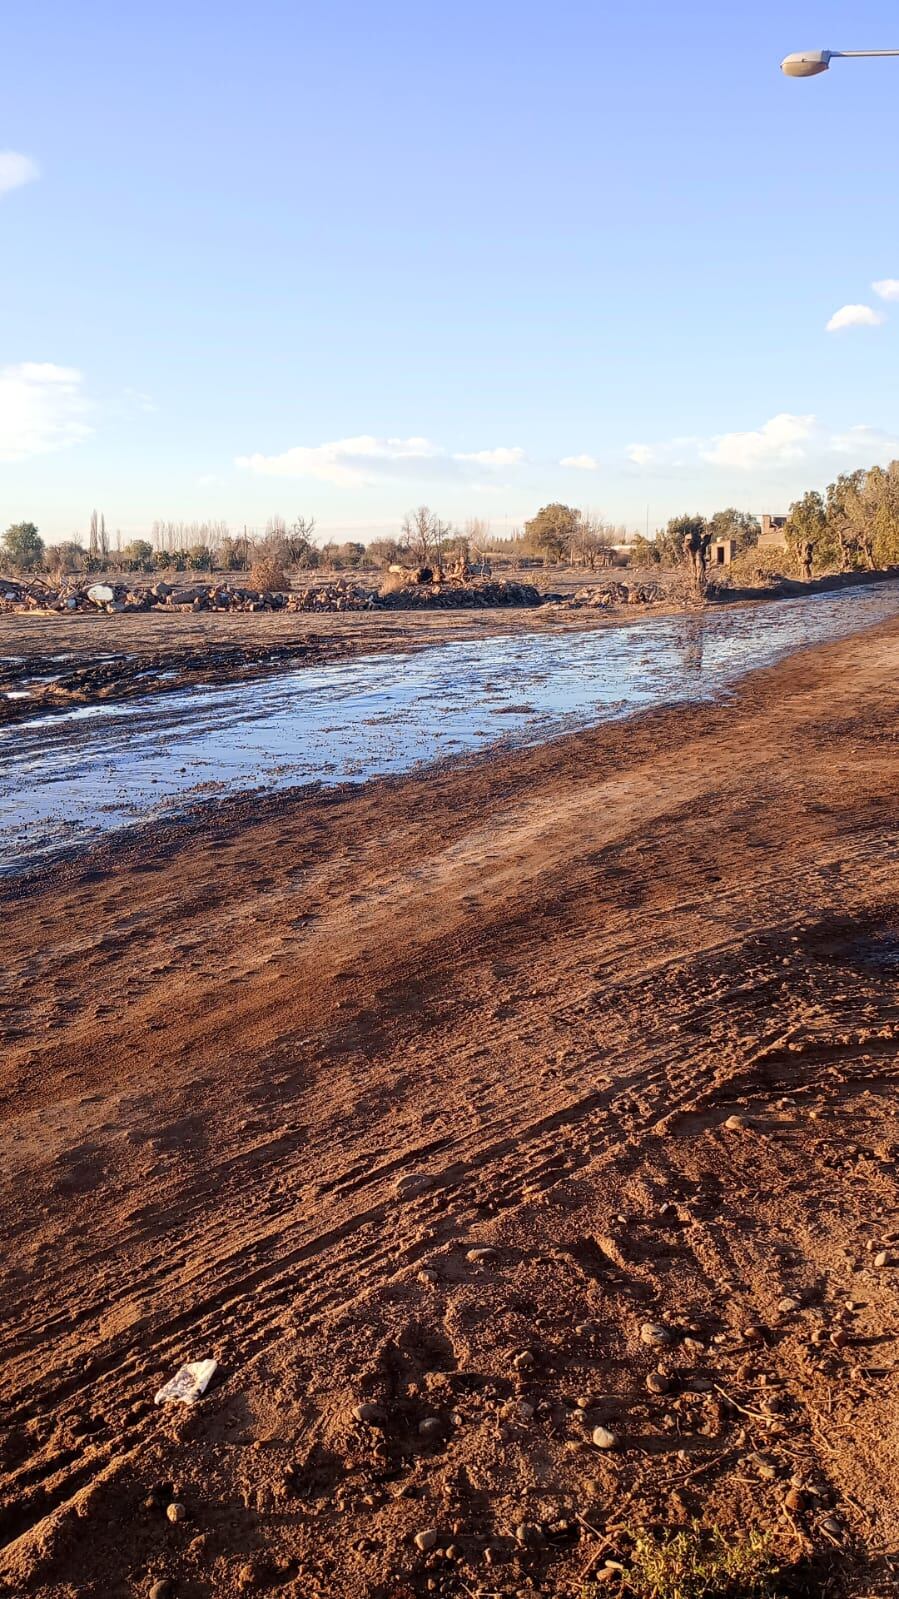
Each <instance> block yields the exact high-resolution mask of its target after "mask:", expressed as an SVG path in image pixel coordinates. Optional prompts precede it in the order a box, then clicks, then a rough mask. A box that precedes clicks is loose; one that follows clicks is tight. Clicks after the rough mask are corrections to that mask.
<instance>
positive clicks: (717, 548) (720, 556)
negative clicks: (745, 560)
mask: <svg viewBox="0 0 899 1599" xmlns="http://www.w3.org/2000/svg"><path fill="white" fill-rule="evenodd" d="M736 553H737V541H736V539H715V541H714V543H713V544H710V545H709V565H710V566H730V563H731V561H732V560H733V558H734V556H735V555H736Z"/></svg>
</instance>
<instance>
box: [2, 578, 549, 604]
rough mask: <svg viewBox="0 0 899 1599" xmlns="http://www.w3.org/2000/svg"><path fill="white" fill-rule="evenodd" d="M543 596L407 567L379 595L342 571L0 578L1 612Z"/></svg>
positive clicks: (504, 600)
mask: <svg viewBox="0 0 899 1599" xmlns="http://www.w3.org/2000/svg"><path fill="white" fill-rule="evenodd" d="M541 602H542V597H541V595H540V594H539V592H538V591H537V589H535V588H534V587H533V585H532V584H530V583H507V582H497V583H493V582H474V583H471V582H465V581H462V580H461V579H460V580H454V579H449V580H445V581H443V582H442V583H441V582H436V583H435V582H422V580H421V574H420V573H410V581H409V582H408V583H404V584H403V585H402V586H401V587H399V588H397V589H395V590H394V591H393V592H392V593H388V594H379V593H378V591H377V590H376V589H372V588H365V587H363V586H362V584H360V583H357V582H354V581H353V580H352V579H351V578H348V577H339V578H336V579H334V580H333V581H332V582H330V583H317V584H314V585H310V586H309V587H308V588H304V589H296V590H291V591H288V592H279V591H275V590H270V589H255V588H245V587H243V586H242V585H241V586H238V585H237V584H233V583H181V584H178V585H174V584H171V583H154V584H153V585H152V587H150V588H131V587H129V585H128V584H127V583H119V582H116V583H85V581H84V580H83V579H80V580H79V579H75V578H69V579H66V580H65V581H64V582H63V583H61V584H58V585H52V584H49V583H46V582H44V581H43V580H42V579H39V578H31V579H28V580H27V581H24V580H22V581H20V580H18V579H13V578H2V577H0V611H5V612H10V611H36V612H60V611H61V612H70V611H87V612H94V613H96V612H98V611H106V612H121V611H151V610H165V611H319V612H334V611H371V610H394V611H408V610H413V609H416V610H417V609H421V608H429V609H438V610H441V609H442V610H448V609H460V608H465V607H471V606H493V605H540V604H541Z"/></svg>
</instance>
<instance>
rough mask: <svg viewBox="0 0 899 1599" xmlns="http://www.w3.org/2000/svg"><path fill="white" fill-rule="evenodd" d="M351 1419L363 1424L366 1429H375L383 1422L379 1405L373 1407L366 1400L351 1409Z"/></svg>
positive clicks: (382, 1413)
mask: <svg viewBox="0 0 899 1599" xmlns="http://www.w3.org/2000/svg"><path fill="white" fill-rule="evenodd" d="M353 1417H354V1419H355V1420H356V1421H361V1422H364V1424H365V1425H366V1426H367V1427H376V1426H377V1425H378V1423H379V1422H382V1421H383V1420H384V1412H383V1410H382V1409H381V1406H380V1405H374V1404H372V1403H371V1402H370V1401H369V1400H366V1401H365V1402H364V1403H363V1404H361V1405H355V1406H354V1407H353Z"/></svg>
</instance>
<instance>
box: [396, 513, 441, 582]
mask: <svg viewBox="0 0 899 1599" xmlns="http://www.w3.org/2000/svg"><path fill="white" fill-rule="evenodd" d="M451 532H452V527H451V526H450V523H449V522H441V520H440V518H439V516H438V515H437V513H436V511H432V510H430V509H429V507H428V506H427V505H419V507H418V509H417V510H415V511H407V512H406V515H405V516H404V517H403V526H402V532H401V534H400V542H401V544H402V546H403V549H404V550H405V551H407V553H408V554H409V555H411V557H412V559H413V561H414V562H415V564H416V566H436V567H437V570H438V571H442V569H443V543H444V540H445V539H446V538H448V537H449V535H450V533H451Z"/></svg>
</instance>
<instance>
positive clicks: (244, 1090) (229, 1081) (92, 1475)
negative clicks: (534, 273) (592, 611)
mask: <svg viewBox="0 0 899 1599" xmlns="http://www.w3.org/2000/svg"><path fill="white" fill-rule="evenodd" d="M897 681H899V625H897V624H895V623H891V624H887V625H884V626H883V627H880V628H879V629H877V630H875V631H872V632H869V633H867V634H864V635H860V636H857V637H855V638H853V639H850V640H848V641H845V642H841V643H838V644H835V645H830V646H827V647H825V648H823V649H818V650H815V651H809V652H804V653H801V654H798V655H795V656H793V657H792V658H791V659H789V660H788V661H786V662H784V663H782V664H780V665H778V666H777V667H775V668H772V669H771V670H768V671H765V672H761V673H757V674H755V675H754V676H753V677H751V678H749V679H747V680H745V682H744V684H743V686H742V687H741V688H740V690H739V692H738V693H736V694H735V695H734V696H732V698H731V699H730V700H729V702H728V703H727V704H723V705H718V706H700V707H692V708H689V709H686V710H669V711H664V712H659V713H655V714H652V715H648V716H645V717H642V718H639V719H637V720H634V721H631V722H622V723H619V724H616V725H611V726H609V725H607V726H605V727H602V728H600V729H598V730H596V731H593V732H589V733H579V734H577V735H574V736H572V737H569V738H566V739H563V740H559V741H557V742H555V743H553V744H550V745H546V746H543V747H541V748H538V749H533V750H527V751H523V752H519V753H514V754H508V753H504V754H502V755H501V756H497V757H493V758H486V759H481V760H478V761H476V762H472V763H469V764H467V765H464V766H455V767H451V768H448V769H446V770H443V771H441V772H439V773H438V774H436V775H430V776H416V777H412V778H408V779H403V780H398V781H395V782H382V783H373V784H370V785H368V786H367V787H365V788H362V789H354V790H352V791H346V792H335V793H333V794H329V795H324V796H322V795H316V796H315V797H314V798H313V799H309V798H308V797H299V798H297V797H293V798H291V797H287V798H284V797H281V798H278V799H273V800H271V801H269V802H266V803H264V804H262V805H259V804H254V805H253V806H252V807H251V806H250V805H248V804H235V805H234V806H232V807H231V808H230V809H226V810H225V811H223V812H222V813H221V815H220V816H213V817H212V818H211V819H207V820H206V821H204V822H202V823H197V824H196V825H194V826H193V827H190V828H187V829H186V830H185V831H184V833H183V834H181V833H176V832H175V831H174V830H172V829H159V830H156V831H155V832H154V831H148V832H146V833H145V834H143V835H140V836H133V837H131V838H130V839H129V840H128V841H127V842H125V843H123V844H119V845H117V846H110V845H107V846H103V847H102V848H101V849H99V850H97V851H95V852H93V853H92V854H90V855H87V856H85V857H82V858H81V859H80V860H78V861H77V862H74V863H71V864H68V865H61V866H57V867H54V868H52V869H50V870H48V871H46V872H44V873H42V874H40V876H39V877H38V878H37V879H33V880H32V881H30V882H28V883H23V884H20V885H18V886H13V885H10V884H9V883H7V884H6V885H5V887H4V889H3V899H2V902H0V911H2V917H3V964H4V969H5V975H6V978H7V983H8V988H7V994H6V997H5V998H4V1000H3V1003H2V1010H0V1026H2V1034H0V1036H2V1043H3V1046H4V1047H3V1066H2V1074H0V1094H2V1102H3V1131H2V1139H3V1145H2V1149H3V1163H2V1173H3V1178H2V1210H0V1214H2V1234H0V1236H2V1241H3V1254H2V1272H3V1290H2V1300H3V1305H4V1309H5V1316H4V1326H3V1331H2V1352H3V1362H4V1364H3V1373H2V1382H0V1393H2V1398H3V1402H4V1410H5V1420H4V1429H3V1434H2V1452H0V1468H2V1474H0V1487H2V1495H3V1498H2V1508H0V1518H2V1519H0V1535H2V1540H3V1545H4V1547H3V1549H2V1552H0V1591H2V1592H4V1593H6V1594H15V1595H19V1594H27V1595H45V1596H47V1599H63V1596H64V1599H118V1596H132V1595H146V1594H149V1593H150V1592H151V1588H152V1585H153V1584H154V1583H158V1582H162V1581H163V1579H170V1582H171V1587H170V1588H169V1589H168V1590H166V1588H165V1587H163V1588H161V1589H157V1592H159V1593H165V1592H166V1591H168V1592H170V1593H171V1594H173V1595H176V1596H177V1599H201V1596H211V1595H216V1596H218V1595H222V1596H224V1595H232V1594H239V1593H243V1592H249V1593H252V1592H256V1591H260V1592H264V1591H265V1592H267V1591H271V1592H272V1593H275V1594H278V1595H281V1596H287V1595H289V1596H291V1599H301V1596H302V1599H313V1596H316V1595H322V1596H326V1599H338V1596H339V1599H344V1596H346V1599H410V1596H413V1595H419V1594H425V1593H429V1592H432V1593H436V1594H438V1595H440V1594H443V1595H447V1596H456V1595H458V1596H462V1595H470V1594H472V1593H475V1594H478V1593H480V1594H483V1595H487V1594H490V1595H493V1594H502V1595H512V1594H527V1595H530V1594H532V1593H533V1592H535V1591H536V1592H541V1593H546V1594H554V1595H557V1596H573V1595H578V1596H580V1595H582V1594H584V1595H586V1594H589V1593H591V1592H592V1591H594V1589H593V1584H594V1582H595V1583H596V1588H595V1591H596V1592H597V1593H599V1592H602V1593H603V1594H605V1593H607V1592H608V1593H617V1592H619V1591H621V1578H620V1575H619V1573H618V1572H617V1571H616V1570H615V1569H614V1567H611V1568H606V1566H605V1562H606V1561H607V1560H608V1559H612V1560H616V1561H619V1562H620V1563H621V1564H623V1565H627V1563H628V1560H629V1558H630V1550H631V1539H632V1534H633V1531H634V1529H635V1528H637V1527H640V1526H646V1525H648V1526H653V1527H656V1528H676V1527H680V1526H684V1525H687V1524H688V1523H689V1522H690V1521H691V1520H692V1519H693V1518H694V1517H700V1518H701V1519H702V1520H703V1521H704V1522H705V1523H706V1524H711V1523H713V1522H717V1523H718V1524H719V1525H720V1526H721V1527H722V1528H723V1529H725V1530H726V1532H727V1533H728V1535H729V1536H734V1537H736V1536H738V1534H739V1533H740V1531H741V1529H742V1530H743V1531H745V1530H746V1529H748V1528H756V1529H761V1530H763V1531H767V1532H769V1533H770V1534H771V1538H772V1545H773V1547H774V1549H775V1551H776V1554H777V1557H778V1558H779V1559H780V1560H782V1561H783V1562H785V1563H787V1564H790V1565H791V1566H792V1568H793V1571H792V1577H791V1579H790V1580H791V1581H792V1580H793V1579H794V1578H795V1580H796V1581H797V1582H798V1580H799V1577H800V1575H801V1574H802V1573H805V1574H806V1577H807V1590H808V1591H809V1592H814V1593H824V1592H833V1593H841V1592H844V1591H845V1592H852V1593H857V1594H865V1595H875V1594H877V1595H887V1594H891V1593H894V1592H895V1591H896V1579H897V1572H899V1560H897V1559H896V1558H895V1557H896V1553H897V1551H899V1497H897V1490H896V1483H897V1480H899V1379H897V1370H899V1368H897V1343H896V1339H897V1333H899V1305H897V1298H896V1282H897V1274H899V1266H896V1267H894V1266H892V1264H891V1262H892V1261H893V1260H894V1259H895V1260H896V1261H897V1262H899V1215H897V1168H896V1160H897V1155H899V1107H897V1102H896V1095H895V1085H896V1077H897V1071H896V1055H897V1026H899V1012H897V979H899V903H897V876H896V870H897V832H896V826H897V765H899V763H897V739H899V697H897V689H896V684H897ZM735 1115H736V1116H738V1117H739V1118H741V1119H742V1120H741V1123H740V1124H739V1125H736V1126H728V1125H727V1124H728V1121H729V1119H730V1118H731V1117H733V1116H735ZM475 1250H488V1251H492V1252H493V1253H488V1255H486V1256H481V1257H478V1256H474V1257H473V1255H472V1252H473V1251H475ZM882 1255H883V1256H885V1259H884V1260H882V1259H881V1256H882ZM788 1301H793V1302H794V1304H793V1307H792V1308H791V1306H790V1305H789V1304H788ZM646 1323H651V1324H654V1325H656V1326H659V1327H661V1328H662V1329H663V1331H662V1332H661V1333H658V1334H657V1336H658V1337H659V1338H660V1339H662V1340H663V1342H662V1343H660V1344H659V1345H658V1346H650V1345H649V1344H647V1343H646V1342H645V1341H644V1340H643V1337H642V1336H641V1328H642V1327H643V1325H644V1324H646ZM208 1355H212V1356H214V1357H215V1358H216V1359H217V1360H218V1361H219V1362H220V1371H219V1373H218V1374H217V1377H216V1379H215V1380H214V1382H213V1384H212V1386H211V1387H210V1389H209V1390H208V1392H207V1394H206V1396H205V1397H204V1399H203V1400H202V1401H201V1402H200V1403H199V1405H198V1406H196V1407H195V1408H194V1409H193V1410H182V1409H180V1408H179V1409H177V1410H176V1411H175V1412H173V1411H171V1410H165V1409H157V1408H154V1406H153V1403H152V1397H153V1394H154V1392H155V1390H156V1389H157V1388H158V1387H159V1386H160V1384H161V1382H162V1381H164V1380H165V1379H166V1378H167V1377H169V1376H170V1375H172V1374H173V1373H174V1371H175V1370H176V1369H177V1368H178V1366H179V1365H180V1364H181V1362H182V1361H183V1360H191V1359H199V1358H202V1357H205V1356H208ZM659 1366H661V1367H662V1369H663V1373H664V1377H665V1379H666V1381H665V1382H662V1383H661V1384H659V1385H657V1386H662V1387H664V1386H666V1382H667V1387H668V1391H667V1392H665V1393H660V1394H659V1393H653V1392H651V1391H649V1389H648V1388H647V1384H646V1379H647V1376H648V1374H650V1373H651V1372H652V1371H653V1370H654V1369H655V1368H657V1367H659ZM362 1403H371V1404H374V1405H376V1406H377V1407H378V1414H377V1418H376V1423H377V1424H376V1425H370V1424H367V1423H364V1422H359V1421H357V1420H356V1419H355V1418H354V1415H353V1410H354V1407H355V1406H357V1405H359V1404H362ZM428 1420H431V1421H432V1422H434V1423H435V1425H433V1426H432V1427H430V1428H428V1427H425V1428H424V1430H422V1428H421V1424H422V1422H427V1421H428ZM596 1427H604V1428H606V1429H607V1430H608V1431H610V1432H611V1433H612V1434H613V1435H614V1441H615V1446H614V1447H612V1448H608V1449H604V1448H599V1447H597V1446H596V1445H595V1444H594V1443H593V1441H592V1437H593V1431H594V1429H595V1428H596ZM154 1489H155V1492H154V1491H153V1490H154ZM173 1500H174V1501H177V1502H178V1503H180V1504H182V1505H183V1506H184V1511H185V1514H184V1518H183V1519H181V1520H177V1521H174V1522H173V1521H171V1520H169V1519H168V1516H167V1514H166V1508H165V1507H166V1505H167V1504H168V1503H169V1502H170V1501H173ZM525 1525H526V1527H527V1528H528V1530H527V1531H525V1530H524V1526H525ZM426 1531H433V1532H434V1533H435V1534H436V1538H435V1539H434V1540H433V1547H431V1548H426V1549H420V1548H418V1547H416V1544H415V1541H414V1539H415V1536H416V1534H419V1533H422V1532H426ZM430 1541H431V1540H429V1539H427V1538H425V1539H424V1540H423V1542H424V1543H426V1544H427V1543H429V1542H430ZM4 1585H5V1586H4ZM777 1591H778V1592H779V1593H786V1592H787V1591H792V1590H791V1589H788V1586H787V1583H786V1579H785V1580H784V1583H783V1584H782V1585H781V1586H780V1587H778V1589H777Z"/></svg>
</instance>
